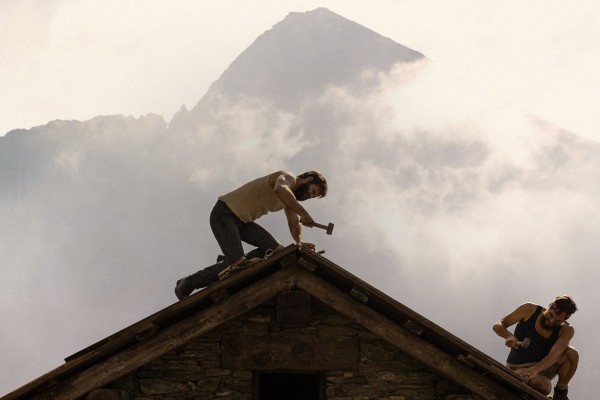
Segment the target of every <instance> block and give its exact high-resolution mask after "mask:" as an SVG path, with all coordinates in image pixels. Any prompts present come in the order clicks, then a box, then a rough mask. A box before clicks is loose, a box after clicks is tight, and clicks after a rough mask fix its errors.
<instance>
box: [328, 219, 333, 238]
mask: <svg viewBox="0 0 600 400" xmlns="http://www.w3.org/2000/svg"><path fill="white" fill-rule="evenodd" d="M332 233H333V224H332V223H331V222H330V223H329V225H327V234H328V235H331V234H332Z"/></svg>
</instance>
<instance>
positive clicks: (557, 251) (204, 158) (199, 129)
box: [0, 62, 600, 390]
mask: <svg viewBox="0 0 600 400" xmlns="http://www.w3.org/2000/svg"><path fill="white" fill-rule="evenodd" d="M366 78H367V79H371V78H372V77H366ZM379 79H380V86H379V87H378V88H377V89H376V90H374V91H373V92H368V93H364V92H363V93H360V94H359V92H358V91H354V90H352V88H348V87H335V86H332V87H329V88H328V89H327V91H325V92H324V93H323V94H322V95H321V96H319V97H318V99H317V101H310V102H307V103H305V104H304V105H303V106H302V107H301V108H300V109H299V110H298V112H297V113H289V112H282V111H281V110H278V109H277V107H276V105H275V104H272V103H269V102H267V101H265V100H264V99H256V98H250V97H236V98H226V97H214V98H212V100H210V99H209V100H210V101H213V103H210V104H204V105H203V107H204V108H202V110H193V111H190V112H182V114H181V115H180V116H179V117H180V118H181V121H183V120H185V119H186V118H187V120H186V121H185V122H186V123H183V122H182V123H181V124H180V125H178V124H177V123H175V122H173V123H171V124H169V125H168V126H167V124H166V123H165V121H164V120H163V119H162V118H161V117H159V116H156V115H146V116H144V117H140V118H132V117H124V116H107V117H98V118H94V119H92V120H89V121H85V122H81V123H80V122H76V121H71V122H64V121H56V122H53V123H51V124H49V125H47V126H44V127H40V128H38V129H35V130H33V131H28V132H15V133H13V134H12V135H9V136H7V137H5V138H3V139H2V141H0V144H1V145H2V146H3V147H4V146H6V148H9V146H11V148H12V149H20V150H23V149H26V150H28V151H25V152H6V153H3V156H6V157H9V156H10V157H11V158H7V159H5V162H7V163H9V164H12V165H18V166H20V167H21V168H19V169H18V170H19V171H25V172H23V173H21V172H19V173H18V174H17V175H15V176H16V177H13V178H11V179H14V180H15V182H17V183H16V184H15V185H14V186H13V189H14V190H15V192H12V194H11V195H8V194H3V197H2V198H1V199H2V201H1V203H0V216H1V217H2V218H3V221H5V222H3V224H4V225H3V226H4V228H3V231H2V233H0V234H1V235H2V236H1V238H2V240H0V264H2V265H4V266H6V267H5V268H3V270H2V272H1V274H2V275H1V278H2V279H0V285H1V289H2V290H0V293H2V300H3V301H2V304H3V307H4V311H5V312H4V314H3V315H4V316H5V318H6V319H7V320H11V321H14V325H11V326H8V327H6V328H5V330H3V332H2V342H3V343H11V347H10V348H5V349H4V352H5V355H6V359H7V360H14V359H17V358H18V359H19V360H22V361H23V365H27V366H28V367H27V370H25V369H24V370H21V371H16V370H15V371H3V376H7V377H10V378H9V379H10V382H14V383H15V384H18V382H20V383H25V382H24V381H25V380H27V379H33V378H34V377H35V376H37V375H41V374H42V373H44V372H46V371H47V370H48V369H50V368H53V367H55V366H57V365H58V364H59V363H60V359H61V358H64V357H66V356H68V355H69V354H72V353H74V352H76V351H78V350H80V349H82V348H84V347H87V346H88V345H90V344H91V343H93V342H95V341H97V340H100V339H102V338H103V337H106V336H108V335H110V334H112V333H114V332H116V331H117V330H119V329H122V328H123V327H124V326H126V325H127V324H130V323H133V322H135V321H137V320H139V319H141V318H143V317H145V316H147V315H149V314H150V313H153V312H155V311H156V310H157V309H160V308H162V307H165V306H167V305H169V304H171V303H173V302H174V301H175V297H174V295H173V292H172V289H173V285H174V282H175V281H176V280H177V279H178V278H180V277H181V276H183V275H185V274H189V273H192V272H195V270H197V269H199V268H202V267H204V266H205V265H207V264H209V263H211V262H212V261H213V260H214V258H215V256H216V255H217V254H218V248H217V245H216V242H215V240H214V238H213V237H212V234H211V233H210V229H209V227H208V214H209V212H210V209H211V207H212V205H213V204H214V202H215V201H216V198H217V196H218V195H219V194H221V193H224V192H225V191H227V190H230V189H232V188H233V187H235V186H237V185H239V184H241V183H243V182H244V181H246V180H248V179H251V178H254V177H255V176H258V174H265V173H268V172H270V171H272V170H276V169H280V168H286V169H289V170H291V171H292V172H298V173H299V172H303V171H304V170H309V169H319V170H321V171H323V172H324V173H325V174H326V176H327V177H328V180H329V184H330V188H331V189H330V192H329V194H328V196H327V197H326V198H324V199H322V200H312V201H310V202H307V204H306V207H307V209H308V210H309V212H311V214H312V215H313V217H314V218H315V219H316V220H317V221H322V222H329V221H331V222H334V223H335V224H336V230H335V232H334V235H333V236H331V237H329V236H326V235H324V234H323V232H321V231H317V230H310V229H306V237H307V239H309V240H311V241H314V242H316V243H317V244H318V247H319V248H324V249H326V251H327V252H326V254H325V255H326V256H327V257H329V258H330V259H331V260H332V261H333V262H335V263H337V264H339V265H340V266H342V267H344V268H347V269H348V270H350V272H352V273H354V274H356V275H358V276H359V277H361V278H362V279H364V280H366V281H367V282H369V283H371V284H373V285H374V286H376V287H378V288H379V289H380V290H382V291H384V292H386V293H389V294H390V295H391V296H392V297H395V298H396V299H398V300H399V301H401V302H403V303H404V304H406V305H408V306H409V307H413V308H414V309H415V311H417V312H419V313H422V314H423V315H425V316H426V317H427V318H430V319H431V320H433V321H435V322H436V323H438V324H439V325H441V326H443V327H444V328H447V329H448V330H450V331H451V332H453V333H455V334H457V335H458V336H459V337H461V338H464V339H466V340H468V341H470V342H472V343H473V344H474V345H476V346H481V347H484V348H483V350H484V351H486V352H487V351H494V350H491V349H499V350H497V353H494V354H498V356H501V355H502V354H504V353H503V352H504V349H503V348H502V347H501V345H499V344H498V342H497V341H493V342H492V339H493V336H492V335H493V334H492V333H491V331H490V332H489V335H488V334H481V332H488V331H489V328H490V326H491V323H492V322H493V321H494V320H496V319H498V318H500V317H501V316H502V315H504V314H505V313H507V312H508V311H510V308H511V307H515V306H516V305H518V303H520V302H524V301H536V302H545V301H547V300H550V299H552V298H553V297H554V296H555V295H557V294H559V293H562V292H565V291H568V292H572V293H574V294H575V296H576V298H577V294H580V293H581V294H582V295H583V297H584V299H585V301H586V302H588V304H591V302H592V301H593V297H591V296H590V295H589V291H590V290H591V289H592V288H591V287H590V286H591V283H590V282H593V281H595V280H597V278H598V276H597V275H598V273H597V272H596V269H595V268H594V267H595V260H596V259H597V255H598V254H597V249H596V247H597V246H596V245H595V243H597V239H599V238H600V237H599V236H600V232H599V231H598V226H600V215H599V214H598V210H597V207H596V199H597V198H598V195H599V194H600V188H599V187H598V185H597V184H594V182H599V180H598V172H597V171H599V169H598V165H597V164H598V161H597V160H598V157H597V154H598V149H596V148H594V147H593V146H590V143H589V142H585V141H582V140H581V139H578V138H576V137H573V136H572V135H569V134H567V133H565V132H563V131H561V130H560V129H558V128H555V127H552V126H551V125H549V124H545V123H542V122H540V121H539V120H536V119H533V118H532V117H531V116H529V115H527V114H525V113H523V112H521V111H520V110H518V109H516V108H514V107H510V106H509V105H507V104H505V103H503V102H500V101H497V100H495V99H493V98H490V97H488V96H487V94H485V93H484V94H481V93H477V91H475V90H472V89H469V88H466V89H465V88H463V87H461V85H459V84H458V83H457V82H454V81H453V80H452V77H451V76H448V74H446V73H444V72H443V71H441V69H439V68H438V67H437V65H435V63H431V62H429V63H417V64H411V65H405V66H398V67H397V68H396V69H394V70H393V71H392V72H391V73H390V74H387V75H381V76H379ZM209 100H207V101H209ZM26 139H29V140H31V142H32V143H33V144H37V146H36V145H32V143H29V145H26V143H23V142H21V143H20V147H16V146H17V144H18V142H19V140H20V141H24V142H26ZM13 146H14V147H13ZM6 160H9V161H6ZM14 170H15V171H16V170H17V168H15V169H14ZM13 172H14V171H13ZM19 174H20V175H19ZM23 182H27V184H22V183H23ZM260 222H261V224H263V225H264V226H265V227H267V228H268V229H269V230H271V231H272V232H274V234H275V235H276V236H277V237H278V238H279V239H280V241H282V242H283V243H285V244H288V243H290V242H291V239H290V236H289V232H288V231H287V227H286V224H285V220H284V217H283V216H282V215H281V213H279V214H275V215H269V216H267V217H265V218H264V219H261V221H260ZM581 276H585V277H586V279H584V280H581V279H580V277H581ZM583 309H585V307H584V308H583ZM115 310H118V312H115ZM577 318H578V319H577V321H582V322H583V323H587V324H590V325H591V316H590V313H585V312H582V313H581V317H580V316H579V315H577ZM22 332H26V334H25V335H22V334H21V333H22ZM490 338H491V339H490ZM48 341H51V342H53V343H55V346H53V348H52V349H51V350H49V353H47V354H44V355H33V354H31V352H30V349H31V348H47V343H48ZM494 346H497V347H494ZM24 355H26V356H24ZM38 357H39V358H38ZM2 367H3V369H8V367H7V364H6V363H5V364H3V366H2ZM12 386H15V385H14V384H13V385H12ZM12 388H13V387H6V389H5V390H10V389H12Z"/></svg>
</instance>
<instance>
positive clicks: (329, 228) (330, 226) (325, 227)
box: [313, 222, 333, 235]
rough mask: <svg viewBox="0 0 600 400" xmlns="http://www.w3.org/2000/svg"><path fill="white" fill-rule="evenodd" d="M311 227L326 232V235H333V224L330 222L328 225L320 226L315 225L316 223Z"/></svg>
mask: <svg viewBox="0 0 600 400" xmlns="http://www.w3.org/2000/svg"><path fill="white" fill-rule="evenodd" d="M313 226H316V227H317V228H321V229H325V230H326V231H327V234H328V235H331V234H332V233H333V224H332V223H331V222H330V223H329V225H321V224H317V223H316V222H314V223H313Z"/></svg>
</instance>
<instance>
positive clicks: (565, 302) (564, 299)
mask: <svg viewBox="0 0 600 400" xmlns="http://www.w3.org/2000/svg"><path fill="white" fill-rule="evenodd" d="M553 304H555V305H556V308H558V309H559V310H560V311H564V312H566V313H567V314H568V315H569V316H571V315H572V314H575V311H577V304H576V303H575V300H573V299H572V298H571V296H568V295H566V294H563V295H560V296H557V297H556V298H555V299H554V302H553Z"/></svg>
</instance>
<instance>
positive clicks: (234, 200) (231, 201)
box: [219, 174, 285, 222]
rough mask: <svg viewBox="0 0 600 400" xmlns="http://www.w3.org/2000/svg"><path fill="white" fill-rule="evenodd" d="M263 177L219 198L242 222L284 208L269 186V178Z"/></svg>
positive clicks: (250, 220)
mask: <svg viewBox="0 0 600 400" xmlns="http://www.w3.org/2000/svg"><path fill="white" fill-rule="evenodd" d="M271 175H272V174H269V175H267V176H263V177H261V178H258V179H255V180H253V181H250V182H248V183H246V184H245V185H243V186H240V187H239V188H237V189H235V190H233V191H231V192H229V193H227V194H224V195H222V196H219V199H221V200H222V201H224V202H225V203H226V204H227V206H228V207H229V208H230V209H231V211H233V213H234V214H235V215H236V216H237V217H238V218H239V219H241V220H242V221H244V222H252V221H254V220H256V219H258V218H260V217H262V216H263V215H265V214H266V213H268V212H269V211H271V212H274V211H279V210H282V209H283V208H284V207H285V206H284V204H283V203H282V202H281V200H279V197H277V195H276V194H275V192H274V191H273V188H272V187H270V186H269V177H270V176H271Z"/></svg>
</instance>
